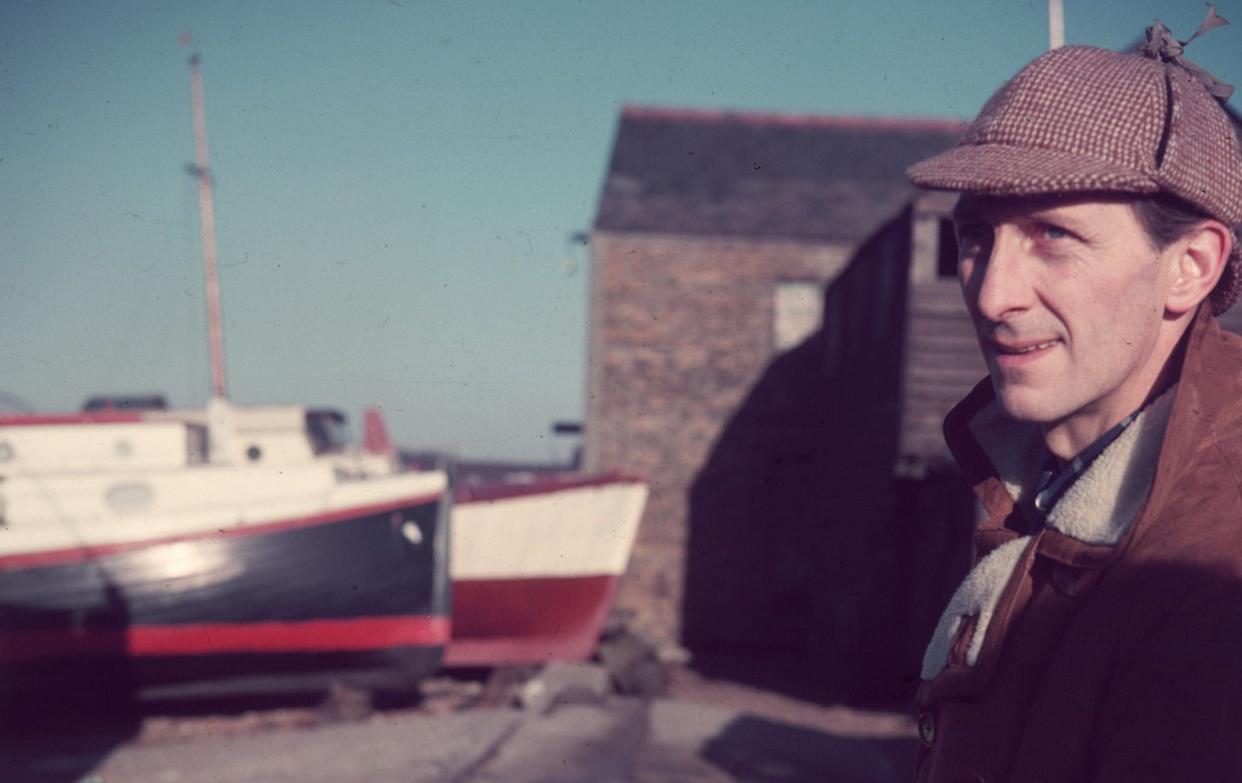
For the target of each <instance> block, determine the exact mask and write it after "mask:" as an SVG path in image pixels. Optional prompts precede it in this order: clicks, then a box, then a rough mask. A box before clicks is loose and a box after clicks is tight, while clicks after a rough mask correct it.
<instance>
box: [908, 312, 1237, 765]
mask: <svg viewBox="0 0 1242 783" xmlns="http://www.w3.org/2000/svg"><path fill="white" fill-rule="evenodd" d="M1162 402H1163V403H1164V404H1163V407H1162V409H1161V410H1162V412H1163V415H1167V427H1165V426H1164V425H1163V422H1162V421H1159V420H1158V419H1159V415H1158V414H1161V410H1157V411H1154V412H1153V415H1152V417H1149V419H1148V423H1149V425H1150V426H1148V427H1147V434H1146V436H1144V435H1143V434H1142V433H1138V434H1137V435H1136V436H1135V437H1136V438H1137V440H1136V441H1135V442H1134V443H1132V444H1131V446H1132V451H1131V452H1130V453H1129V454H1128V459H1127V461H1126V462H1125V470H1123V471H1122V472H1121V473H1119V474H1117V480H1115V481H1114V482H1113V483H1114V485H1115V486H1114V487H1113V489H1115V490H1116V495H1109V494H1108V492H1103V493H1102V494H1098V496H1096V497H1086V498H1085V500H1084V498H1079V499H1078V501H1076V502H1078V504H1079V507H1080V510H1081V509H1082V508H1085V509H1087V510H1088V511H1091V510H1094V511H1095V512H1098V513H1099V514H1100V519H1104V518H1105V517H1107V516H1108V515H1109V514H1110V513H1113V509H1112V507H1114V506H1115V507H1118V508H1120V507H1124V506H1126V505H1127V504H1129V506H1130V507H1131V508H1132V509H1133V511H1132V513H1130V515H1129V518H1125V517H1126V514H1124V513H1120V514H1118V515H1117V516H1118V518H1117V519H1113V520H1111V522H1104V521H1101V522H1099V524H1098V525H1096V527H1095V528H1094V529H1088V532H1087V533H1083V534H1081V535H1077V536H1076V535H1071V534H1070V533H1067V532H1064V531H1065V530H1071V531H1074V532H1075V533H1077V532H1078V531H1079V528H1075V527H1074V524H1075V523H1074V522H1073V521H1072V520H1071V521H1069V522H1065V523H1063V524H1060V525H1059V527H1060V528H1061V529H1058V525H1057V524H1054V523H1052V522H1051V521H1050V523H1049V526H1048V527H1042V528H1039V529H1038V530H1037V531H1036V532H1031V531H1030V529H1029V527H1028V525H1027V523H1026V521H1025V519H1024V518H1023V517H1022V512H1021V511H1020V510H1019V509H1018V508H1016V507H1015V501H1014V498H1013V497H1012V496H1011V491H1014V492H1017V493H1018V494H1019V495H1021V491H1020V490H1018V489H1017V487H1018V486H1029V483H1027V482H1026V481H1025V480H1019V479H1021V477H1022V476H1025V475H1028V474H1029V473H1030V465H1031V461H1032V460H1037V459H1039V457H1037V456H1036V453H1037V452H1038V451H1039V449H1041V448H1042V446H1040V445H1038V444H1036V445H1035V446H1032V447H1031V448H1033V449H1034V451H1032V452H1031V453H1029V454H1026V455H1025V456H1023V457H1022V458H1017V457H1015V454H1020V453H1023V451H1024V449H1026V446H1024V445H1023V444H1030V443H1031V442H1032V441H1031V436H1032V435H1034V436H1035V439H1036V440H1037V439H1038V438H1037V435H1038V433H1037V431H1034V430H1033V429H1030V428H1029V425H1019V424H1016V423H1013V422H1008V424H1007V426H1008V427H1010V428H1011V430H1012V431H1010V432H1006V433H1004V437H1002V438H1000V439H999V440H998V439H997V438H996V433H995V432H994V433H992V434H991V435H990V436H985V435H981V434H979V433H982V432H984V431H985V430H986V425H981V424H980V423H979V422H980V421H984V422H986V421H987V420H988V417H989V411H990V412H991V415H992V416H993V420H994V421H998V420H999V419H1000V418H1001V417H999V416H997V415H996V406H995V405H994V397H993V392H992V387H991V383H990V382H989V381H987V380H984V381H983V382H982V383H980V384H979V385H978V386H977V387H976V388H975V390H974V391H973V392H972V393H971V394H970V395H969V396H968V397H967V398H966V399H965V400H963V401H962V403H960V404H959V405H958V406H957V407H956V408H955V409H954V410H953V411H952V412H951V413H950V414H949V416H948V418H947V419H946V421H945V435H946V438H947V440H948V442H949V446H950V448H951V449H952V450H953V453H954V455H955V457H956V458H957V460H958V462H959V464H960V465H961V467H962V470H963V471H964V473H965V475H966V477H967V478H968V479H969V480H970V482H971V483H972V484H973V485H974V487H975V491H976V493H977V495H978V497H979V499H980V502H981V503H982V505H983V507H984V510H985V512H986V517H987V518H986V521H985V522H983V523H982V524H981V525H980V526H979V528H978V530H977V532H976V536H975V545H976V551H977V555H978V557H980V558H983V557H985V556H987V555H988V554H989V553H992V552H995V551H997V550H998V548H999V547H1001V546H1003V545H1004V544H1006V543H1009V542H1013V541H1016V540H1018V539H1019V538H1021V537H1022V536H1023V535H1028V536H1029V538H1028V539H1027V542H1026V543H1023V544H1014V545H1013V546H1011V547H1008V550H1007V551H1010V552H1014V553H1016V563H1014V565H1013V566H1011V570H1007V571H1006V572H1005V573H1006V577H1005V578H1004V579H1002V580H1000V581H998V582H997V584H998V585H999V587H998V588H997V591H998V592H997V593H996V596H997V597H994V604H993V605H992V607H991V611H990V619H989V620H988V621H987V622H986V623H985V625H986V627H985V628H984V630H983V632H982V633H981V634H980V635H979V638H978V639H975V638H974V636H975V630H976V628H977V625H978V623H979V618H978V616H974V617H970V616H965V615H963V617H964V619H963V620H961V622H960V623H958V624H956V625H954V626H952V627H953V629H954V632H952V633H949V634H947V635H946V636H945V638H946V639H947V640H948V642H947V643H946V644H944V645H942V648H941V651H942V652H946V651H947V658H946V657H943V656H942V658H941V661H942V663H941V664H940V666H936V665H935V658H936V656H935V655H934V654H933V649H932V648H929V653H928V654H929V659H930V663H929V664H925V675H924V676H925V680H924V682H923V683H922V685H921V687H920V688H919V692H918V696H917V705H918V710H919V728H920V735H921V737H922V740H923V744H924V747H923V750H922V752H921V753H920V755H919V763H918V767H917V772H916V780H917V781H920V782H924V781H926V782H928V783H940V782H941V781H951V782H952V783H958V782H959V781H962V782H964V781H987V783H998V782H999V781H1012V782H1013V783H1018V782H1022V783H1026V782H1027V781H1058V783H1074V782H1075V781H1117V782H1118V783H1120V782H1121V781H1126V783H1133V782H1134V781H1174V780H1194V781H1208V780H1211V781H1218V780H1238V781H1242V338H1238V337H1236V336H1234V335H1231V334H1228V333H1226V332H1223V331H1222V330H1221V329H1220V328H1219V326H1218V325H1217V323H1216V321H1215V320H1214V319H1213V318H1212V317H1211V316H1210V315H1208V314H1207V310H1206V308H1204V309H1203V311H1201V312H1200V314H1199V315H1198V317H1197V318H1196V320H1195V322H1194V324H1192V326H1191V329H1190V333H1189V335H1188V338H1187V343H1186V351H1185V354H1184V358H1183V365H1182V372H1181V375H1180V379H1179V382H1178V383H1177V385H1176V386H1175V387H1174V388H1173V389H1172V390H1171V391H1170V392H1169V393H1168V395H1167V397H1166V398H1165V399H1164V400H1163V401H1162ZM1160 407H1161V406H1160V404H1159V403H1153V404H1152V405H1151V406H1149V409H1148V410H1149V411H1153V409H1157V408H1160ZM1145 413H1146V412H1145ZM1139 423H1140V422H1136V423H1135V425H1132V426H1131V429H1135V427H1137V426H1138V425H1139ZM1127 432H1129V430H1127ZM1153 432H1154V433H1155V434H1154V435H1152V433H1153ZM1144 437H1146V441H1147V442H1146V446H1144V440H1143V438H1144ZM989 438H990V439H989ZM1119 440H1120V439H1119ZM997 443H1000V444H1001V451H1002V452H1005V453H1003V454H1001V455H1000V457H999V458H998V457H997V454H998V452H997V445H996V444H997ZM988 444H991V445H990V446H989V445H988ZM1006 444H1007V445H1006ZM989 448H990V451H989ZM1126 448H1130V447H1126ZM1006 449H1008V451H1005V450H1006ZM1113 449H1114V447H1110V449H1109V450H1108V451H1106V452H1104V454H1102V455H1101V459H1104V457H1106V456H1107V455H1108V454H1109V453H1110V451H1112V450H1113ZM1027 451H1030V449H1027ZM989 454H991V455H992V456H989ZM1145 459H1146V460H1147V463H1146V465H1147V466H1146V467H1144V460H1145ZM1097 462H1099V460H1097ZM998 463H999V464H1000V465H1001V466H1000V467H997V464H998ZM1096 467H1097V465H1096V463H1093V464H1092V467H1091V469H1090V470H1089V471H1088V473H1087V474H1085V475H1084V477H1083V478H1082V479H1080V480H1079V483H1081V482H1083V481H1084V480H1086V478H1087V476H1089V475H1091V471H1094V470H1096ZM1102 470H1103V469H1102ZM1015 477H1018V478H1015ZM1006 482H1008V483H1009V489H1007V488H1006ZM1077 489H1078V484H1077V483H1076V484H1075V485H1074V487H1073V488H1071V492H1074V491H1076V490H1077ZM1089 490H1090V487H1088V488H1087V489H1086V490H1084V492H1085V493H1086V495H1088V496H1089V495H1090V492H1089ZM1114 500H1115V501H1116V502H1113V501H1114ZM1067 501H1070V496H1069V494H1068V493H1067V495H1066V496H1065V497H1063V498H1062V500H1061V501H1059V502H1058V504H1057V508H1056V509H1054V512H1053V517H1055V515H1056V512H1057V511H1058V510H1060V507H1061V506H1063V505H1067ZM1069 505H1072V504H1069ZM1067 507H1068V506H1067ZM1083 519H1085V520H1086V524H1087V525H1088V528H1090V526H1091V525H1093V524H1096V521H1095V520H1096V517H1094V516H1092V514H1090V513H1088V514H1086V515H1084V516H1083ZM1109 524H1112V525H1113V527H1112V528H1109V527H1108V525H1109ZM1002 554H1003V553H1002ZM1010 562H1013V561H1012V560H1011V561H1010ZM946 614H948V613H946ZM972 642H973V651H972ZM933 647H935V643H934V642H933ZM972 660H973V663H972V662H970V661H972ZM944 661H947V663H944ZM928 666H930V667H931V669H932V671H927V667H928Z"/></svg>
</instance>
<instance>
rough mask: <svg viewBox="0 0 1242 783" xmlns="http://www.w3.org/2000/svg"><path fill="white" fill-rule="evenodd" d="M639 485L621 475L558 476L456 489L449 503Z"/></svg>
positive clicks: (636, 478)
mask: <svg viewBox="0 0 1242 783" xmlns="http://www.w3.org/2000/svg"><path fill="white" fill-rule="evenodd" d="M643 483H645V482H644V480H643V479H641V478H639V477H637V476H631V475H626V474H624V473H603V474H599V475H593V476H580V475H570V474H560V475H553V476H549V477H546V478H539V479H536V480H535V481H532V482H530V483H529V484H480V485H478V486H474V487H458V488H457V490H456V491H455V492H454V493H453V502H454V503H483V502H489V501H493V500H504V499H506V498H516V497H523V496H525V495H550V494H552V493H554V492H562V491H564V490H567V489H582V488H585V487H603V486H608V485H610V484H643Z"/></svg>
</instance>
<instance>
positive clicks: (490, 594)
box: [444, 575, 618, 666]
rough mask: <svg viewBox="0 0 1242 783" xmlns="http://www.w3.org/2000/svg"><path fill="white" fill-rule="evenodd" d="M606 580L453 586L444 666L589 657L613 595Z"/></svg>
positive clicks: (611, 581)
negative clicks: (451, 629)
mask: <svg viewBox="0 0 1242 783" xmlns="http://www.w3.org/2000/svg"><path fill="white" fill-rule="evenodd" d="M617 581H618V580H617V577H615V576H611V575H600V576H579V577H546V578H538V579H467V580H458V581H454V582H453V638H452V640H451V641H450V642H449V645H448V647H447V648H446V649H445V652H444V661H445V665H447V666H501V665H509V664H517V663H532V662H536V661H550V660H570V661H581V660H586V659H587V658H590V657H591V654H592V653H594V652H595V646H596V644H597V643H598V642H599V637H600V634H601V633H602V632H603V630H604V621H605V620H606V619H607V617H608V610H609V608H610V607H611V606H612V601H613V596H614V595H615V594H616V589H617Z"/></svg>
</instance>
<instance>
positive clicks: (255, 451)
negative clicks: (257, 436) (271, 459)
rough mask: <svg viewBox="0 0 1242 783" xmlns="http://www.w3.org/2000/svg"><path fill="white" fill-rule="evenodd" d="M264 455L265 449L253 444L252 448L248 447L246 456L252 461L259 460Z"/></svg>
mask: <svg viewBox="0 0 1242 783" xmlns="http://www.w3.org/2000/svg"><path fill="white" fill-rule="evenodd" d="M262 456H263V449H261V448H259V447H258V446H251V447H250V448H248V449H246V457H247V458H248V459H249V460H250V461H251V462H258V461H259V459H260V458H261V457H262Z"/></svg>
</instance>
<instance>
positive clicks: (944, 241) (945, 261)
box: [936, 218, 957, 279]
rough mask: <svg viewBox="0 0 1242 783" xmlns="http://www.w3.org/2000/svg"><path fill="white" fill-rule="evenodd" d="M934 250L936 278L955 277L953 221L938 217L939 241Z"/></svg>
mask: <svg viewBox="0 0 1242 783" xmlns="http://www.w3.org/2000/svg"><path fill="white" fill-rule="evenodd" d="M937 244H938V247H937V251H936V277H937V278H938V279H946V278H956V277H957V232H956V230H955V229H954V228H953V221H952V220H949V219H948V218H941V219H940V241H939V242H938V243H937Z"/></svg>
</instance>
